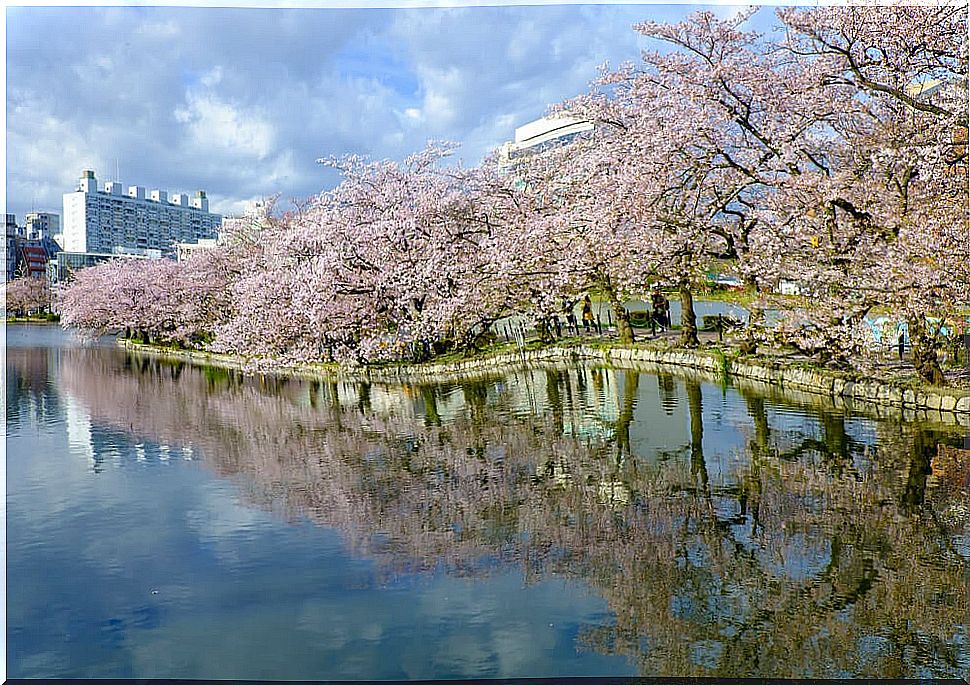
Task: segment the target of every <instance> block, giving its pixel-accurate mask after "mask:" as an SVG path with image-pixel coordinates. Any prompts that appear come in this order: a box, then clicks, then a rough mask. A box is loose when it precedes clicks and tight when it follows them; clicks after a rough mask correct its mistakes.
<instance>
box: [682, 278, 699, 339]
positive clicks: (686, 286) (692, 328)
mask: <svg viewBox="0 0 970 685" xmlns="http://www.w3.org/2000/svg"><path fill="white" fill-rule="evenodd" d="M680 344H681V345H683V346H684V347H697V346H698V345H699V344H700V341H699V340H698V339H697V314H695V313H694V296H693V295H692V294H691V292H690V283H689V282H688V281H687V280H686V279H685V280H682V281H681V282H680Z"/></svg>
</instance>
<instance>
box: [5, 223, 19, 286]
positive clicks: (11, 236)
mask: <svg viewBox="0 0 970 685" xmlns="http://www.w3.org/2000/svg"><path fill="white" fill-rule="evenodd" d="M17 237H18V236H17V217H16V215H14V214H8V215H7V270H6V272H5V276H4V278H5V280H7V281H12V280H13V279H14V278H16V276H17Z"/></svg>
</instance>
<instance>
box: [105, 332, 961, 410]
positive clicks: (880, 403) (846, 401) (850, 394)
mask: <svg viewBox="0 0 970 685" xmlns="http://www.w3.org/2000/svg"><path fill="white" fill-rule="evenodd" d="M124 344H125V345H126V347H128V348H129V349H131V350H133V351H137V352H145V353H149V354H152V355H157V356H166V357H172V358H177V359H182V360H185V361H189V362H193V363H198V364H208V365H212V366H220V367H224V368H233V369H237V370H243V371H251V370H252V366H251V365H250V364H247V363H246V362H245V361H243V360H240V359H237V358H234V357H230V356H226V355H217V354H209V353H205V352H196V351H190V350H184V351H183V350H167V349H160V348H157V347H153V346H149V345H142V344H139V343H134V342H131V341H125V343H124ZM578 362H587V363H588V362H592V363H601V364H606V365H609V366H613V367H617V368H630V369H639V370H650V371H663V370H664V369H667V370H677V369H684V370H696V371H699V372H701V373H702V374H703V375H705V376H707V377H708V378H710V379H722V380H725V381H726V380H728V379H739V380H741V379H743V380H744V381H749V382H754V384H755V385H759V386H763V387H764V389H777V390H779V391H783V392H785V393H786V394H787V393H789V392H792V391H794V392H796V393H797V394H806V393H807V394H809V395H814V396H821V397H826V398H829V399H830V400H831V401H833V403H834V404H836V405H840V406H848V407H850V408H851V407H861V406H865V405H870V406H873V408H875V407H887V408H889V407H891V408H893V409H895V410H897V411H894V412H892V413H893V414H895V415H899V416H900V418H903V419H906V420H936V421H939V420H940V419H941V418H942V419H943V420H944V421H945V422H946V423H957V424H960V425H964V426H970V392H967V391H964V390H959V389H955V388H923V389H912V388H906V387H901V386H897V385H894V384H892V383H888V382H884V381H879V380H876V379H859V378H857V377H853V376H852V375H850V374H845V373H841V372H837V371H829V370H824V369H812V368H805V367H802V366H799V365H797V364H794V363H791V362H786V361H782V360H777V361H776V360H771V359H766V358H762V357H753V358H731V357H727V356H725V355H724V354H723V353H721V352H719V351H712V350H703V349H702V350H683V349H680V350H669V349H668V350H665V349H656V348H650V347H641V346H638V345H631V346H619V345H613V346H587V345H572V346H562V347H547V348H542V349H536V350H521V351H515V352H505V353H500V354H495V355H491V356H488V357H478V358H473V359H468V360H462V361H453V362H427V363H423V364H412V365H393V366H373V367H371V366H354V367H341V368H339V369H337V368H335V367H324V366H321V365H313V364H301V365H293V366H288V367H284V368H280V369H278V370H276V371H275V372H278V373H288V374H293V375H297V376H302V377H309V378H318V379H322V378H326V379H333V378H334V377H335V376H336V377H338V378H340V379H343V380H369V381H372V382H373V381H395V382H443V381H453V380H455V379H458V378H462V377H468V376H476V375H482V374H488V375H492V374H495V373H496V372H500V371H501V370H503V369H510V368H517V367H522V366H533V365H547V364H557V365H561V364H562V363H578ZM645 367H651V368H645ZM742 384H743V383H742ZM898 410H902V411H901V414H900V412H899V411H898Z"/></svg>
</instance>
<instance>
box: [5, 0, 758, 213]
mask: <svg viewBox="0 0 970 685" xmlns="http://www.w3.org/2000/svg"><path fill="white" fill-rule="evenodd" d="M693 9H695V8H694V7H691V6H681V7H669V6H657V5H654V6H649V5H648V6H632V5H580V6H556V5H545V6H542V5H539V6H500V7H462V8H449V9H432V8H426V9H403V8H402V9H395V10H378V9H374V10H317V9H303V10H288V9H281V8H276V9H243V8H217V7H214V8H204V7H110V8H79V7H16V8H14V7H11V8H8V12H7V152H8V154H7V160H8V161H7V181H8V186H7V192H8V198H7V200H8V201H7V206H8V211H11V212H14V213H17V214H18V215H19V216H21V218H22V215H23V213H24V212H26V211H29V210H30V206H31V204H34V205H35V206H37V207H45V208H50V209H57V208H58V207H59V206H60V204H61V194H62V193H64V192H67V191H69V190H71V189H72V188H73V187H74V183H75V181H76V178H77V175H78V173H79V172H80V169H81V168H94V169H95V170H96V171H98V178H99V179H107V178H111V177H112V174H113V172H114V168H115V160H116V159H117V160H118V162H119V166H120V167H121V169H122V171H123V175H124V177H125V178H124V180H125V181H126V182H130V183H132V184H138V185H144V186H148V187H160V188H169V189H194V188H205V189H206V190H207V191H208V193H209V197H210V202H211V203H212V206H213V207H223V206H226V207H233V206H236V205H237V204H239V203H241V202H242V201H243V200H244V199H245V198H249V197H252V196H259V195H273V194H275V193H280V195H281V197H282V199H283V201H284V202H285V200H287V199H289V198H302V197H307V196H309V195H311V194H315V193H316V192H319V190H320V189H321V188H322V187H324V185H325V184H329V183H332V182H333V180H334V176H333V175H332V174H330V175H328V174H327V173H325V172H324V171H322V170H321V169H320V167H319V165H317V164H315V160H316V159H318V158H320V157H327V156H330V155H341V154H346V153H360V154H365V155H369V156H371V157H374V158H382V157H391V158H395V159H400V158H402V157H404V156H405V155H407V154H409V153H411V152H413V151H415V150H417V149H420V148H421V147H423V146H424V144H425V141H427V140H428V139H429V138H435V139H447V140H454V141H457V142H460V143H462V145H463V147H462V150H461V152H460V156H461V158H462V159H463V160H464V162H465V163H466V164H477V163H478V162H479V161H480V160H481V159H482V157H483V156H484V155H485V154H486V153H487V152H488V151H489V150H490V149H491V148H493V147H494V146H496V145H499V144H501V143H502V142H503V141H504V140H507V139H509V138H510V137H511V136H512V135H513V133H514V129H515V128H516V127H517V126H521V125H522V124H523V123H526V122H528V121H530V120H531V119H534V118H536V117H539V116H541V115H542V114H544V113H545V111H546V109H547V107H548V105H549V104H551V103H553V102H556V101H559V100H562V99H565V98H569V97H572V96H574V95H576V94H578V93H580V92H582V91H583V90H584V89H585V88H586V87H587V84H588V82H589V81H590V80H591V79H593V78H594V77H595V76H596V72H595V66H596V65H598V64H600V63H602V62H604V61H609V62H610V63H612V64H617V63H618V62H620V61H623V60H627V59H632V60H636V59H637V57H638V55H639V49H640V48H641V47H644V46H645V41H644V39H643V38H642V37H640V36H638V35H637V34H636V33H635V32H634V31H633V30H632V28H631V27H632V24H634V23H635V22H638V21H642V20H644V19H657V20H665V19H671V18H676V17H680V16H683V15H685V14H687V13H688V12H690V11H691V10H693ZM734 9H735V8H733V7H732V8H727V7H720V8H718V11H721V12H728V13H733V11H734ZM759 14H769V13H768V12H767V11H765V12H763V13H759ZM37 36H44V37H45V40H44V41H38V40H37ZM64 65H71V67H70V68H68V69H65V66H64Z"/></svg>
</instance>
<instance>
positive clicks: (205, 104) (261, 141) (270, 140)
mask: <svg viewBox="0 0 970 685" xmlns="http://www.w3.org/2000/svg"><path fill="white" fill-rule="evenodd" d="M173 114H174V116H175V120H176V121H177V122H179V123H180V124H184V125H185V129H186V131H187V133H188V135H189V136H190V137H191V140H192V143H193V144H194V145H196V146H197V147H198V148H199V150H203V151H209V152H217V153H218V152H222V153H229V154H231V155H246V156H253V157H256V158H257V159H260V160H262V159H265V158H266V157H267V156H268V155H269V154H270V152H271V151H272V150H273V146H274V138H275V136H274V130H273V125H272V124H271V123H270V122H268V121H266V120H265V119H263V118H262V117H261V116H260V115H259V114H258V113H257V112H254V111H245V110H243V109H242V108H241V107H238V106H235V105H233V104H230V103H228V102H223V101H221V100H219V99H218V98H217V97H216V96H214V95H210V94H196V93H188V94H187V95H186V104H185V105H184V106H182V107H178V108H176V109H175V111H174V113H173Z"/></svg>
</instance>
